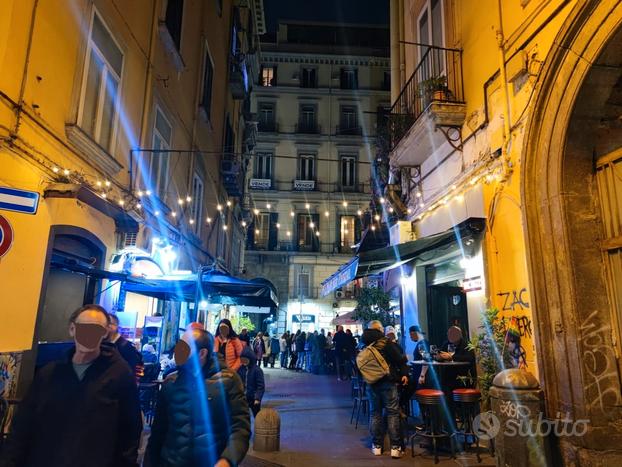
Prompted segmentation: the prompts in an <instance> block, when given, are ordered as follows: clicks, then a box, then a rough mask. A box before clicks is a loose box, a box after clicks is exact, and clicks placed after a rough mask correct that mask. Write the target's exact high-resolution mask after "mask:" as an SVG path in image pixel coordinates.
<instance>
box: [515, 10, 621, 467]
mask: <svg viewBox="0 0 622 467" xmlns="http://www.w3.org/2000/svg"><path fill="white" fill-rule="evenodd" d="M541 76H542V78H541V80H540V82H539V83H538V86H539V90H538V95H537V98H536V103H535V106H534V109H533V114H532V117H531V120H530V124H529V126H528V128H527V133H526V135H525V136H526V137H525V148H524V156H523V161H524V169H523V199H524V206H525V208H524V215H525V225H526V237H527V248H528V264H529V272H530V281H531V288H532V291H533V296H532V301H533V303H534V304H535V306H534V314H535V320H534V322H535V323H536V326H537V329H538V333H537V335H538V340H537V347H538V352H537V354H538V359H539V367H540V370H541V375H542V383H543V386H544V389H545V392H546V400H547V411H548V415H549V416H550V417H555V416H556V415H557V414H561V415H562V416H564V415H566V414H569V415H570V418H572V419H573V420H579V419H583V420H589V430H588V433H587V434H586V435H585V436H583V437H577V438H568V437H566V438H560V447H561V450H562V454H563V457H564V460H565V461H566V463H567V464H570V463H575V465H582V464H583V463H584V462H585V463H589V462H590V460H594V459H595V458H596V456H598V457H599V459H600V461H603V462H604V464H602V465H614V464H613V463H611V462H614V463H617V464H618V465H619V464H620V463H622V448H621V447H620V446H621V445H622V444H621V443H622V426H621V425H620V423H619V421H620V419H622V385H621V380H620V375H621V372H620V366H619V360H618V359H617V357H616V353H617V351H618V350H619V343H618V342H617V337H616V336H617V335H619V331H620V322H622V312H621V311H620V310H621V309H622V308H619V307H621V306H622V301H620V300H619V298H622V294H621V293H620V292H619V290H622V289H620V286H619V285H618V284H621V285H622V267H621V268H618V267H617V264H616V263H615V261H617V258H616V257H615V256H616V255H619V254H620V251H622V250H621V249H620V248H619V247H618V248H617V249H616V248H612V247H615V241H617V239H618V235H619V234H616V232H617V228H618V224H619V223H620V219H622V216H620V214H622V204H620V206H618V204H617V197H616V196H611V193H610V189H611V187H615V186H616V182H615V180H614V179H615V177H616V176H617V175H616V173H615V171H614V170H613V169H611V167H610V165H611V163H612V161H609V162H607V160H606V159H607V158H606V157H605V156H606V155H607V154H611V153H612V152H613V151H614V150H615V149H616V148H622V120H620V116H622V2H620V1H617V0H616V1H606V2H604V1H598V0H585V1H580V2H578V4H577V5H576V7H575V8H574V10H573V12H571V14H570V15H569V17H568V20H567V22H566V24H565V25H564V27H563V28H562V30H561V32H560V34H559V35H558V39H557V40H556V41H555V43H554V46H553V49H552V51H551V52H550V55H549V58H548V59H547V62H546V64H545V68H544V69H543V72H542V75H541ZM610 158H611V157H610ZM615 160H616V159H615V157H614V161H613V162H615ZM608 164H609V165H608ZM605 169H606V170H610V169H611V170H610V173H604V172H603V171H604V170H605ZM614 169H615V168H614ZM607 177H609V180H608V179H607ZM620 180H622V170H620ZM620 186H621V187H622V183H621V184H620ZM607 190H609V191H607ZM620 193H622V189H621V190H620ZM613 225H615V228H613V229H612V228H611V226H613ZM620 238H621V239H622V237H620ZM607 240H609V242H607ZM620 246H622V243H621V244H620ZM612 254H613V257H612ZM621 265H622V263H621ZM617 295H619V297H617ZM612 449H618V451H612ZM603 451H609V452H608V453H606V454H605V453H603ZM602 456H605V457H607V456H612V457H607V459H606V460H603V457H602ZM610 461H611V462H610Z"/></svg>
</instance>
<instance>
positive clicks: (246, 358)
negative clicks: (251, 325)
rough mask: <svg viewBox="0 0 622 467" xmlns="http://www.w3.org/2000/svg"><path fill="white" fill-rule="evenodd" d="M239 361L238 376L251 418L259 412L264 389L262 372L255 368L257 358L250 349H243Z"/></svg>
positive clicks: (257, 367)
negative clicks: (240, 362)
mask: <svg viewBox="0 0 622 467" xmlns="http://www.w3.org/2000/svg"><path fill="white" fill-rule="evenodd" d="M241 359H242V366H241V367H240V369H239V370H238V374H239V375H240V378H241V379H242V381H243V382H244V388H245V389H246V402H248V405H249V407H250V408H251V411H252V412H253V416H256V415H257V414H258V413H259V411H260V410H261V399H263V394H264V391H265V389H266V384H265V380H264V377H263V370H262V369H261V368H259V366H257V357H255V353H254V352H253V351H252V350H251V349H250V348H248V347H244V350H243V351H242V356H241Z"/></svg>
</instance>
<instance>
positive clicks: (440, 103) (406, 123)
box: [389, 46, 466, 166]
mask: <svg viewBox="0 0 622 467" xmlns="http://www.w3.org/2000/svg"><path fill="white" fill-rule="evenodd" d="M426 47H427V50H426V52H425V53H424V54H423V57H422V59H421V61H420V62H419V64H418V65H417V67H416V68H415V71H414V72H413V74H412V76H411V77H410V79H409V80H408V81H407V82H406V84H405V86H404V88H403V89H402V92H401V93H400V95H399V96H398V98H397V100H396V101H395V103H394V104H393V107H392V108H391V113H390V115H389V132H390V139H391V147H392V156H391V157H392V162H393V163H394V164H396V165H398V166H408V165H420V164H421V163H423V161H425V160H426V159H427V158H428V157H429V156H430V155H431V154H432V152H434V150H435V149H436V148H439V147H440V146H441V145H442V144H443V143H447V139H446V138H445V136H444V135H443V132H442V131H430V128H433V129H436V128H438V127H445V128H448V127H453V128H460V127H461V126H462V124H463V123H464V119H465V117H466V104H465V102H464V88H463V80H462V51H461V50H457V49H446V48H443V47H435V46H426Z"/></svg>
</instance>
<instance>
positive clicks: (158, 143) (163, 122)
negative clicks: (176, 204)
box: [149, 107, 173, 202]
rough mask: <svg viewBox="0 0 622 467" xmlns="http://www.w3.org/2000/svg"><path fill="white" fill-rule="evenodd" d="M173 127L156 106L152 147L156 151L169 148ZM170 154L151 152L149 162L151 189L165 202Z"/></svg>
mask: <svg viewBox="0 0 622 467" xmlns="http://www.w3.org/2000/svg"><path fill="white" fill-rule="evenodd" d="M172 135H173V128H172V126H171V124H170V123H169V122H168V120H167V119H166V117H165V116H164V114H163V113H162V111H161V110H160V108H159V107H158V108H156V118H155V125H154V128H153V149H155V150H156V151H161V150H166V149H170V148H171V141H172ZM169 158H170V154H169V153H168V152H164V151H163V152H153V153H152V154H151V161H150V164H149V180H150V181H151V184H152V187H153V190H154V191H155V192H156V193H157V194H158V196H159V197H160V199H161V200H162V201H164V202H166V193H167V190H168V180H169V178H168V168H169Z"/></svg>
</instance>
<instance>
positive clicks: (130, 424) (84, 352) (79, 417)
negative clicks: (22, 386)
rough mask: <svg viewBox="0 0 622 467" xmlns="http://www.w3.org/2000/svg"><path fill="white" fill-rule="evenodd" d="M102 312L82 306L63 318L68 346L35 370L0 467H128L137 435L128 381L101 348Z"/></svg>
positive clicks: (133, 392)
mask: <svg viewBox="0 0 622 467" xmlns="http://www.w3.org/2000/svg"><path fill="white" fill-rule="evenodd" d="M109 324H110V320H109V316H108V313H107V312H106V310H105V309H104V308H102V307H100V306H98V305H85V306H83V307H82V308H79V309H78V310H76V311H75V312H74V313H73V314H72V315H71V317H70V319H69V334H70V335H71V337H72V338H73V340H74V343H75V346H74V347H73V348H72V349H71V350H70V352H69V353H68V355H67V358H66V359H65V360H62V361H55V362H51V363H48V364H47V365H45V366H44V367H43V368H41V369H40V370H39V371H38V372H37V374H36V375H35V378H34V380H33V382H32V384H31V386H30V388H29V390H28V393H27V395H26V397H25V399H24V400H23V402H22V403H21V404H20V405H19V407H18V410H17V414H16V416H15V418H14V420H13V423H12V426H11V433H10V434H9V438H8V442H7V445H6V447H5V449H4V450H2V454H0V466H2V467H39V466H40V467H44V466H45V467H61V466H62V467H66V466H86V465H88V466H89V467H130V466H132V467H136V465H137V456H138V445H139V439H140V434H141V430H142V421H141V415H140V406H139V402H138V389H137V387H136V382H135V379H134V375H133V372H132V370H131V369H130V367H129V366H128V364H127V363H126V362H125V360H123V358H122V357H121V355H120V354H119V352H118V351H117V350H116V349H115V348H114V346H111V345H102V342H103V340H104V338H105V337H106V335H107V333H108V326H109Z"/></svg>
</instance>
